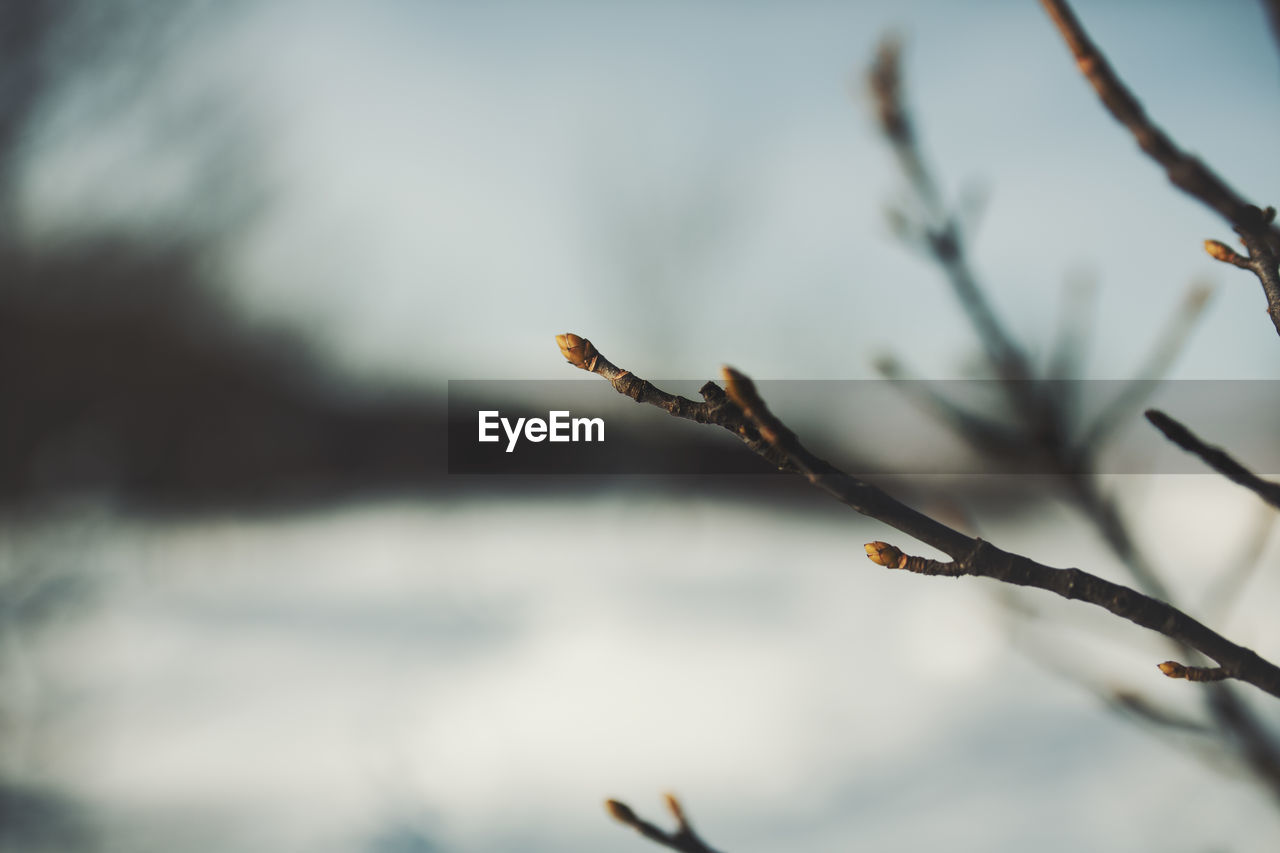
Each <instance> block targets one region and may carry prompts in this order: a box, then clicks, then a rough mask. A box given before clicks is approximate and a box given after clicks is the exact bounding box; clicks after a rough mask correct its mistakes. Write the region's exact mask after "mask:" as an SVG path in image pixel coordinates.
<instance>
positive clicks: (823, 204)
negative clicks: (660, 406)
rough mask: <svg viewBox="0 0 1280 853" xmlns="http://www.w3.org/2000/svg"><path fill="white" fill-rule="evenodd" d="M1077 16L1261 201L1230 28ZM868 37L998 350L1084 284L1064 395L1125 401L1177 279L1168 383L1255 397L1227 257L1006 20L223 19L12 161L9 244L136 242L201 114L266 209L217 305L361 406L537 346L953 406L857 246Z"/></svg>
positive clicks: (978, 8) (942, 293)
mask: <svg viewBox="0 0 1280 853" xmlns="http://www.w3.org/2000/svg"><path fill="white" fill-rule="evenodd" d="M1079 11H1080V13H1081V16H1082V18H1083V20H1084V22H1085V24H1086V25H1087V26H1088V27H1089V29H1090V31H1091V32H1092V33H1093V34H1094V35H1095V37H1096V39H1097V40H1098V42H1099V43H1100V44H1101V45H1102V46H1103V48H1104V49H1106V50H1107V51H1108V53H1109V54H1110V55H1111V56H1112V58H1113V60H1114V63H1115V66H1116V67H1117V69H1118V70H1119V72H1120V73H1121V74H1122V75H1123V76H1124V77H1125V78H1126V79H1127V80H1129V81H1130V82H1131V83H1132V85H1133V86H1134V88H1135V89H1136V91H1137V92H1138V93H1139V94H1140V95H1141V97H1142V98H1143V100H1144V102H1145V103H1146V104H1147V106H1148V107H1149V110H1150V112H1151V114H1152V115H1153V116H1154V117H1155V118H1156V120H1157V121H1158V122H1160V123H1161V124H1162V125H1163V126H1165V127H1166V128H1167V129H1169V130H1170V131H1171V132H1172V133H1173V135H1174V136H1175V137H1176V138H1178V139H1179V140H1180V141H1181V142H1182V143H1183V144H1184V145H1185V146H1186V147H1187V148H1189V149H1190V150H1192V151H1195V152H1198V153H1200V154H1202V155H1204V156H1205V157H1206V158H1207V159H1208V160H1209V162H1211V163H1212V164H1213V165H1214V166H1215V167H1216V168H1217V169H1218V170H1219V171H1220V172H1221V173H1222V174H1223V175H1224V176H1225V177H1226V178H1227V179H1228V180H1229V181H1230V182H1232V183H1233V184H1235V185H1236V186H1238V187H1239V188H1240V189H1241V190H1242V191H1243V192H1244V193H1245V194H1246V195H1248V196H1249V197H1251V198H1253V199H1255V200H1257V201H1259V202H1260V203H1264V204H1265V203H1267V202H1268V201H1274V200H1275V199H1276V198H1277V197H1280V186H1277V185H1278V184H1280V178H1277V177H1276V175H1275V173H1274V170H1273V169H1270V168H1268V166H1269V165H1270V162H1271V161H1270V156H1271V153H1270V148H1269V146H1267V145H1266V144H1264V140H1266V139H1271V138H1275V136H1276V132H1277V129H1278V128H1277V124H1278V123H1280V111H1277V109H1276V107H1277V101H1278V100H1280V64H1278V63H1277V59H1276V50H1275V46H1274V45H1273V43H1272V42H1271V39H1270V36H1269V31H1268V30H1267V28H1266V26H1265V21H1264V19H1263V17H1262V14H1261V12H1260V9H1259V6H1258V4H1256V3H1247V2H1237V3H1221V4H1203V3H1159V4H1139V3H1126V4H1111V3H1089V2H1085V3H1081V4H1080V9H1079ZM206 14H208V13H206ZM209 20H212V21H213V23H209V22H208V21H209ZM891 30H892V31H896V32H899V33H901V34H902V35H903V36H904V37H905V40H906V45H907V50H906V59H905V63H906V79H907V84H908V92H909V99H910V103H911V104H912V105H913V106H914V108H915V110H916V116H917V118H918V121H919V127H920V130H921V133H922V136H923V139H924V143H925V147H926V150H927V152H928V154H929V155H930V156H931V158H932V159H933V162H934V163H935V164H936V166H937V171H938V173H939V175H940V176H941V178H942V180H943V182H944V184H945V186H946V188H947V189H948V191H950V192H952V193H958V192H959V191H961V190H962V189H964V188H966V187H973V188H978V189H980V190H983V191H985V192H986V193H987V195H988V203H987V205H986V208H985V213H984V215H983V216H982V219H981V225H980V227H979V229H978V231H977V236H976V239H975V242H974V252H975V263H976V266H977V267H978V270H979V271H980V273H981V275H982V276H983V280H984V281H985V282H986V283H987V284H988V285H989V287H990V291H991V296H992V298H993V300H994V302H995V304H996V306H997V308H998V310H999V311H1000V313H1001V314H1002V315H1003V316H1004V317H1005V318H1007V320H1008V321H1009V323H1010V324H1011V325H1012V326H1013V327H1014V328H1015V330H1016V331H1017V333H1018V334H1019V335H1021V337H1022V338H1023V340H1024V341H1027V342H1028V345H1029V346H1031V347H1033V348H1034V347H1037V346H1038V347H1039V348H1040V349H1043V348H1044V341H1045V339H1046V338H1047V337H1048V335H1049V333H1050V331H1051V330H1052V329H1053V324H1054V317H1055V314H1056V312H1057V310H1058V306H1059V304H1060V300H1061V297H1062V288H1063V283H1064V281H1066V280H1068V279H1069V278H1070V277H1072V276H1080V275H1082V274H1083V275H1092V276H1093V277H1094V278H1095V279H1096V281H1097V283H1098V287H1099V297H1098V301H1099V306H1098V314H1097V325H1096V334H1095V338H1094V340H1095V345H1096V353H1095V357H1094V358H1092V359H1091V361H1090V362H1089V365H1088V367H1089V370H1090V374H1091V375H1093V376H1105V377H1110V378H1123V377H1127V376H1129V375H1130V374H1131V373H1132V372H1133V371H1134V370H1135V369H1136V367H1137V364H1138V362H1139V361H1140V358H1141V355H1142V353H1143V352H1144V348H1145V347H1146V346H1147V344H1148V343H1149V342H1150V341H1151V339H1152V338H1153V337H1154V336H1155V334H1156V332H1157V330H1158V329H1159V328H1160V325H1161V323H1162V321H1163V319H1164V318H1165V317H1166V316H1167V315H1168V313H1169V312H1170V311H1172V310H1173V306H1174V305H1175V304H1176V301H1177V299H1178V297H1179V296H1180V294H1181V293H1182V292H1183V291H1184V290H1185V289H1186V288H1187V287H1188V285H1189V283H1190V282H1191V281H1192V280H1194V279H1198V278H1205V279H1208V280H1210V281H1212V282H1215V283H1217V284H1219V285H1220V290H1219V292H1218V294H1217V298H1216V299H1215V300H1214V302H1213V304H1212V306H1211V308H1210V310H1209V312H1208V315H1207V318H1206V319H1205V321H1204V322H1203V324H1202V326H1201V328H1200V329H1199V331H1198V332H1197V334H1196V335H1195V338H1194V339H1193V341H1192V343H1191V345H1190V347H1189V348H1188V350H1187V352H1186V353H1185V355H1184V357H1183V358H1182V360H1181V361H1180V363H1179V365H1178V369H1177V373H1176V375H1180V376H1188V377H1190V376H1194V377H1203V378H1244V377H1250V378H1272V377H1275V376H1276V375H1277V370H1278V368H1277V367H1276V366H1275V364H1276V362H1275V359H1274V358H1271V357H1270V352H1271V349H1273V347H1274V344H1273V342H1272V340H1271V338H1272V336H1273V335H1274V332H1273V330H1272V329H1271V327H1270V324H1269V323H1267V322H1266V317H1265V315H1264V314H1263V313H1262V311H1263V307H1264V303H1263V300H1262V296H1261V294H1260V291H1259V288H1258V286H1257V283H1256V281H1254V280H1253V279H1251V278H1250V277H1249V276H1248V275H1246V274H1243V273H1240V272H1238V271H1235V270H1232V269H1229V268H1226V267H1223V266H1221V265H1218V264H1216V263H1215V262H1213V261H1212V260H1210V259H1209V258H1208V257H1207V256H1206V255H1205V254H1204V252H1203V250H1202V248H1201V242H1202V240H1203V239H1204V238H1206V237H1216V238H1221V239H1227V240H1230V239H1232V235H1231V234H1230V232H1229V230H1228V229H1227V228H1226V227H1225V226H1224V225H1223V223H1221V222H1219V221H1218V220H1216V219H1215V218H1214V216H1213V215H1211V214H1210V213H1208V212H1207V211H1205V210H1203V209H1201V208H1200V207H1199V205H1198V204H1196V203H1194V202H1193V201H1191V200H1190V199H1188V198H1185V197H1183V196H1182V195H1180V194H1178V193H1177V192H1175V191H1174V190H1172V189H1171V188H1170V187H1169V186H1168V185H1167V183H1166V181H1165V179H1164V177H1163V175H1162V174H1161V172H1160V171H1159V170H1158V169H1157V168H1156V167H1155V166H1154V165H1153V164H1151V163H1149V162H1147V161H1146V160H1145V159H1144V158H1143V157H1142V156H1141V155H1140V154H1139V152H1138V151H1137V149H1136V147H1135V145H1134V143H1133V142H1132V140H1131V139H1130V138H1129V137H1128V136H1127V135H1126V134H1125V133H1124V132H1123V131H1122V129H1121V128H1120V127H1119V126H1118V125H1116V124H1115V123H1114V122H1113V121H1112V119H1111V118H1110V117H1109V116H1108V115H1107V114H1106V113H1105V112H1104V111H1103V109H1102V108H1101V106H1100V105H1099V104H1098V103H1097V101H1096V98H1095V96H1094V94H1093V92H1092V90H1091V89H1090V88H1089V87H1088V86H1087V85H1086V84H1085V83H1084V81H1083V80H1082V79H1080V78H1079V76H1078V74H1077V73H1076V71H1075V70H1074V64H1073V62H1072V61H1071V60H1070V58H1069V56H1068V54H1067V52H1066V49H1065V48H1064V47H1063V46H1062V45H1061V44H1060V42H1059V39H1058V37H1057V35H1056V34H1055V33H1054V31H1053V30H1052V28H1051V26H1050V25H1049V23H1048V21H1047V20H1046V18H1045V16H1044V15H1043V13H1042V12H1041V11H1040V9H1039V7H1038V5H1037V4H1035V3H1032V2H1023V3H1013V2H983V3H965V4H956V3H944V2H924V1H923V0H920V2H909V3H892V4H890V3H871V2H846V3H832V2H802V3H791V2H789V3H766V2H756V3H746V4H743V3H728V2H711V3H686V2H654V3H642V4H641V3H636V4H606V5H600V4H591V3H585V2H583V3H578V2H559V0H556V2H540V3H499V2H485V3H402V2H374V3H361V4H358V5H354V4H343V3H328V4H321V3H311V2H308V3H301V2H280V3H268V4H247V5H245V6H243V7H241V8H240V9H239V10H237V11H236V12H234V13H232V14H227V15H226V16H225V17H217V16H216V15H215V16H214V17H213V18H212V19H205V23H202V24H201V26H200V27H199V28H197V30H196V34H195V37H194V38H192V39H190V40H187V41H182V42H180V43H179V48H180V49H179V50H177V52H176V58H175V59H174V60H173V61H172V62H171V63H169V64H168V65H166V66H165V72H164V73H163V74H160V75H155V76H154V77H149V78H148V79H149V80H150V81H151V82H150V83H148V85H147V86H146V87H144V89H143V90H142V91H141V93H140V96H139V99H138V101H137V105H136V108H134V109H129V110H121V111H119V114H118V115H115V116H114V117H112V116H101V115H99V116H96V117H95V119H94V123H93V125H92V128H91V131H90V132H79V133H76V134H72V135H69V136H66V137H64V138H63V139H61V140H53V141H51V142H50V143H49V144H48V145H47V146H46V147H45V148H44V149H43V151H42V152H41V154H40V156H39V157H38V158H37V160H36V163H35V168H34V169H33V171H32V173H31V177H30V180H29V184H28V190H29V198H30V199H31V201H32V204H31V208H32V210H33V211H35V213H34V216H33V219H34V221H36V222H37V223H45V225H46V227H50V226H49V225H48V224H49V223H56V227H57V228H58V229H64V230H65V229H66V228H67V222H68V221H69V220H79V221H88V220H92V219H93V218H94V217H107V218H112V217H114V218H117V219H119V218H122V217H123V218H126V219H127V218H134V219H138V220H142V221H145V220H146V217H147V216H148V215H151V214H150V211H152V210H153V209H155V208H156V207H158V206H161V204H162V202H163V201H164V200H165V198H166V192H168V193H169V194H170V195H173V194H174V193H177V192H180V189H174V188H175V187H177V188H180V187H181V186H182V182H181V181H180V180H178V179H176V178H175V177H174V175H175V174H177V173H179V172H180V166H181V164H182V163H183V159H182V146H183V145H184V144H189V140H188V141H187V142H184V141H183V137H182V136H181V135H180V134H174V133H172V126H173V125H172V118H171V117H172V115H173V114H174V113H175V106H174V105H175V104H180V103H182V101H183V99H184V98H188V99H192V100H194V95H195V94H199V95H201V96H202V97H204V98H206V100H208V101H209V102H210V103H212V104H217V105H218V108H219V109H221V110H224V111H225V112H226V113H227V115H228V116H229V117H230V119H231V120H233V121H236V122H239V123H240V125H241V132H242V135H243V136H244V138H245V139H247V140H248V143H247V145H248V151H249V152H250V155H249V156H248V157H246V158H244V160H243V161H242V162H241V163H240V164H239V165H237V166H235V167H232V170H231V173H230V174H227V175H226V176H225V179H226V180H228V181H236V180H239V181H243V182H246V183H253V184H255V185H258V186H260V187H261V188H264V189H265V191H266V193H267V194H268V198H269V203H268V205H267V207H266V208H265V209H264V210H263V211H262V212H261V213H260V214H259V215H258V217H257V218H255V219H254V220H252V222H251V223H250V224H249V226H248V227H246V228H245V233H244V234H243V235H241V237H240V238H239V240H238V242H237V243H236V244H235V250H234V257H233V258H232V263H231V268H232V269H233V270H234V272H235V273H236V278H237V281H236V287H237V291H238V292H239V293H240V294H241V295H242V296H243V300H244V303H245V304H246V305H247V306H248V307H249V308H250V310H251V311H253V312H255V313H257V314H260V315H262V316H265V317H268V318H271V319H273V320H282V321H284V322H288V323H291V324H294V325H299V326H302V327H304V328H306V329H307V330H308V331H310V332H313V333H315V334H316V335H317V336H319V338H320V339H321V340H324V341H326V342H328V343H331V344H332V345H333V346H334V351H335V352H336V353H337V354H338V356H339V358H340V359H341V360H342V361H343V362H344V363H346V364H348V365H350V366H352V367H354V368H355V369H357V370H358V371H360V372H362V373H363V374H365V375H379V374H392V375H396V376H399V377H408V378H411V379H419V380H421V379H432V380H438V379H444V378H517V377H560V376H564V375H565V373H564V372H565V370H566V369H567V368H565V367H564V366H563V365H562V364H561V363H560V359H559V356H558V355H557V353H556V350H555V347H554V345H553V343H552V336H553V335H554V334H556V333H558V332H562V331H574V332H577V333H580V334H583V335H586V336H589V337H591V338H592V339H593V340H594V341H595V342H596V343H597V344H598V345H599V346H600V347H601V349H602V350H604V351H605V352H606V353H608V354H611V355H616V358H617V360H619V361H620V362H622V363H624V364H625V365H627V366H630V367H632V368H634V369H636V370H640V371H644V372H645V373H647V374H648V375H651V376H681V377H697V376H705V375H710V374H711V373H712V372H713V371H714V370H715V369H716V368H717V366H718V365H719V364H721V363H723V362H732V363H734V364H736V365H738V366H740V367H742V368H743V369H746V370H749V371H751V372H753V373H754V374H756V375H758V376H767V377H774V378H840V377H859V376H867V375H871V372H870V366H869V362H870V360H871V358H872V357H874V356H875V355H877V354H880V353H883V352H888V351H891V352H893V353H895V354H897V355H898V356H899V357H900V358H902V359H904V360H907V361H908V362H910V363H911V364H912V365H913V366H914V367H915V368H916V369H917V370H918V371H919V372H920V373H922V374H923V375H926V376H930V377H935V378H942V377H950V376H956V375H961V374H963V373H964V372H965V369H966V368H965V365H966V362H967V361H971V360H972V358H971V356H972V353H973V352H975V343H974V340H973V337H972V334H971V333H970V332H969V330H968V329H967V327H966V326H965V325H964V323H963V322H962V320H961V316H960V314H959V312H958V311H957V310H956V307H955V304H954V302H953V300H952V298H951V296H950V294H949V293H948V292H947V290H946V288H945V286H944V284H943V283H942V282H941V281H940V279H939V277H938V276H937V275H936V274H935V273H934V271H933V270H932V269H931V268H930V267H929V266H928V265H927V264H926V263H924V262H923V261H921V260H920V259H918V258H916V257H913V256H912V255H911V254H910V253H909V252H908V251H907V250H906V249H905V248H904V247H902V246H901V245H900V244H898V243H896V242H895V241H894V240H893V239H892V238H891V237H890V236H889V231H888V229H887V227H886V226H885V224H884V219H883V215H882V211H883V208H884V206H885V205H886V204H887V203H890V202H892V201H894V200H895V198H899V197H900V196H901V189H902V180H901V178H900V177H899V175H898V174H897V172H896V171H895V167H894V164H893V160H892V158H891V157H890V156H889V153H888V151H887V150H886V148H885V146H884V145H883V144H882V142H881V140H880V139H879V138H878V137H877V134H876V133H875V131H874V128H873V126H872V123H871V121H870V110H869V106H868V103H867V98H866V97H865V94H864V88H863V86H862V83H861V77H860V75H861V74H862V72H863V70H864V69H865V67H866V66H867V64H868V62H869V61H870V59H871V57H872V55H873V52H874V49H875V45H876V43H877V40H878V39H879V38H880V37H881V36H882V35H883V34H884V33H886V32H889V31H891ZM165 111H167V112H165ZM160 114H165V115H167V116H169V117H170V118H169V121H170V123H169V124H168V125H164V124H162V123H160V122H159V121H158V120H157V119H156V116H157V115H160ZM157 127H164V128H167V129H166V130H162V131H159V132H157V131H156V128H157ZM148 134H150V137H148ZM175 164H176V165H175ZM166 166H168V167H169V168H167V169H166ZM188 203H189V202H188Z"/></svg>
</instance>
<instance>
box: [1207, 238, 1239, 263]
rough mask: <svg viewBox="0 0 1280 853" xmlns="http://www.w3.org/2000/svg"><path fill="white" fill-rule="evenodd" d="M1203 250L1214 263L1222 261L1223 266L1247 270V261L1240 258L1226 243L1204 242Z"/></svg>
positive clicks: (1217, 241)
mask: <svg viewBox="0 0 1280 853" xmlns="http://www.w3.org/2000/svg"><path fill="white" fill-rule="evenodd" d="M1204 250H1205V251H1206V252H1208V253H1209V256H1210V257H1211V258H1213V259H1214V260H1216V261H1222V262H1223V263H1224V264H1231V265H1232V266H1235V267H1241V268H1243V269H1249V261H1248V259H1247V258H1244V257H1241V256H1240V253H1239V252H1237V251H1236V250H1235V249H1233V248H1231V247H1230V246H1228V245H1227V244H1226V243H1223V242H1222V241H1221V240H1205V241H1204Z"/></svg>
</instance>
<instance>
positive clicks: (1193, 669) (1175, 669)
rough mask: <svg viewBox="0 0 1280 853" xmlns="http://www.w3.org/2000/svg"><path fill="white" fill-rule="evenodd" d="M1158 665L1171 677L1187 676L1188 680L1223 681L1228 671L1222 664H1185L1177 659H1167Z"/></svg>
mask: <svg viewBox="0 0 1280 853" xmlns="http://www.w3.org/2000/svg"><path fill="white" fill-rule="evenodd" d="M1157 666H1158V667H1159V668H1160V671H1161V672H1163V673H1164V674H1165V675H1167V676H1169V677H1170V678H1185V679H1186V680H1187V681H1222V680H1223V679H1224V678H1226V677H1227V671H1226V670H1225V669H1223V668H1222V667H1220V666H1212V667H1210V666H1184V665H1183V664H1180V663H1178V662H1177V661H1176V660H1167V661H1165V662H1164V663H1161V664H1157Z"/></svg>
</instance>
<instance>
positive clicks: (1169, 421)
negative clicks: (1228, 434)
mask: <svg viewBox="0 0 1280 853" xmlns="http://www.w3.org/2000/svg"><path fill="white" fill-rule="evenodd" d="M1146 415H1147V420H1149V421H1151V424H1152V426H1154V427H1155V428H1156V429H1158V430H1160V432H1162V433H1164V437H1165V438H1167V439H1169V440H1170V441H1172V442H1173V443H1174V444H1176V445H1178V446H1179V447H1181V448H1182V449H1183V450H1185V451H1187V452H1188V453H1194V454H1195V455H1196V456H1199V457H1200V458H1201V459H1203V460H1204V462H1205V464H1206V465H1208V466H1209V467H1210V468H1212V469H1213V470H1215V471H1217V472H1218V473H1219V474H1221V475H1222V476H1224V477H1226V478H1227V479H1228V480H1230V481H1231V482H1233V483H1238V484H1239V485H1241V486H1244V487H1245V488H1246V489H1249V490H1250V491H1251V492H1253V493H1254V494H1256V495H1257V496H1258V497H1260V498H1262V499H1263V500H1264V501H1266V502H1267V503H1269V504H1271V505H1272V506H1273V507H1276V508H1277V509H1280V483H1272V482H1271V481H1269V480H1264V479H1262V478H1261V477H1259V476H1258V475H1256V474H1254V473H1253V472H1252V471H1250V470H1249V469H1248V468H1246V467H1244V466H1243V465H1241V464H1240V463H1239V462H1237V461H1236V460H1235V459H1233V458H1232V457H1231V455H1230V454H1229V453H1227V452H1226V451H1225V450H1223V449H1222V448H1221V447H1214V446H1212V445H1209V444H1205V443H1204V442H1203V441H1202V440H1201V439H1200V438H1199V436H1197V435H1196V434H1195V433H1193V432H1192V431H1191V430H1189V429H1187V428H1186V426H1184V425H1183V424H1182V423H1180V422H1179V421H1176V420H1174V419H1173V418H1171V417H1170V416H1169V415H1166V414H1165V413H1164V412H1162V411H1160V410H1159V409H1148V410H1147V412H1146Z"/></svg>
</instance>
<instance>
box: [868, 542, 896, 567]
mask: <svg viewBox="0 0 1280 853" xmlns="http://www.w3.org/2000/svg"><path fill="white" fill-rule="evenodd" d="M863 547H864V548H865V549H866V551H867V557H868V558H870V560H871V562H873V563H875V564H876V565H878V566H884V567H885V568H889V569H900V568H902V567H903V566H904V565H905V564H906V562H907V555H906V554H904V553H902V551H900V550H899V549H897V548H895V547H894V546H892V545H890V544H889V543H888V542H868V543H867V544H866V545H864V546H863Z"/></svg>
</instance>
